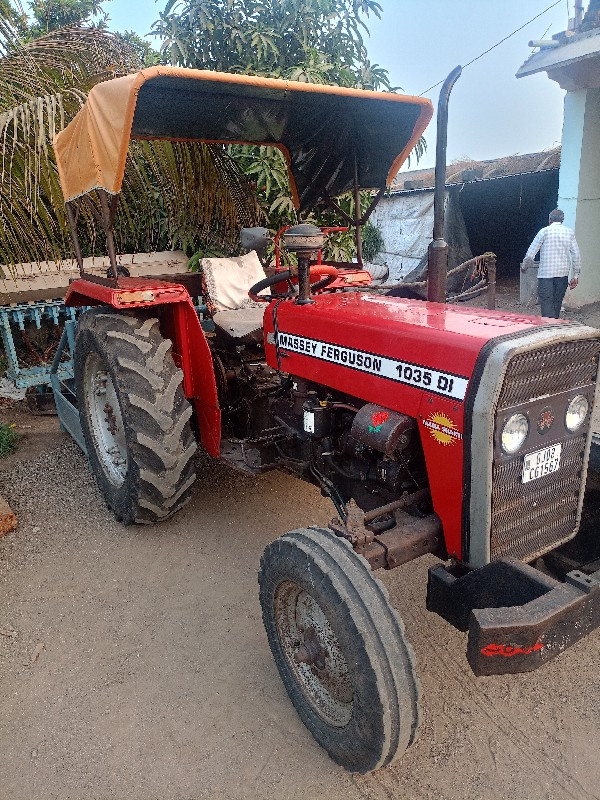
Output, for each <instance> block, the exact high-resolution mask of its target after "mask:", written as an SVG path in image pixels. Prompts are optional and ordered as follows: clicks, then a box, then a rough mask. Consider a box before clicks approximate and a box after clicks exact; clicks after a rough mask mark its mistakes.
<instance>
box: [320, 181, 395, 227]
mask: <svg viewBox="0 0 600 800" xmlns="http://www.w3.org/2000/svg"><path fill="white" fill-rule="evenodd" d="M386 189H387V186H382V187H381V189H380V190H379V191H378V192H377V194H376V195H375V197H374V198H373V199H372V200H371V203H370V204H369V207H368V208H367V210H366V211H365V213H364V214H363V215H362V217H361V218H360V220H359V223H360V224H361V225H366V224H367V222H368V220H369V217H370V216H371V214H372V213H373V212H374V211H375V209H376V208H377V206H378V205H379V201H380V200H381V198H382V197H383V196H384V194H385V190H386ZM327 205H329V206H330V208H333V210H334V211H337V213H338V214H339V215H340V216H341V217H343V218H344V219H345V220H346V222H347V223H348V224H349V225H352V226H354V225H355V224H356V220H355V219H354V218H353V217H351V216H350V214H348V213H347V212H346V211H344V209H343V208H341V207H340V206H339V205H338V204H337V203H336V202H335V200H332V199H331V198H329V199H328V200H327Z"/></svg>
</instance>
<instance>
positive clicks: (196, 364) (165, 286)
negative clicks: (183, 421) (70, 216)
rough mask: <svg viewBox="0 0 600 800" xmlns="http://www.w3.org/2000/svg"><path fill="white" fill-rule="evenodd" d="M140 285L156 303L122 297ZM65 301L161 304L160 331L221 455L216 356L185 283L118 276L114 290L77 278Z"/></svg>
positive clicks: (203, 431)
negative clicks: (119, 296)
mask: <svg viewBox="0 0 600 800" xmlns="http://www.w3.org/2000/svg"><path fill="white" fill-rule="evenodd" d="M136 290H139V291H151V292H153V293H154V302H143V303H120V302H119V298H118V295H119V292H123V291H127V292H133V291H136ZM65 305H68V306H79V305H86V306H87V305H107V306H111V307H112V308H114V309H116V310H118V311H125V310H132V309H136V308H153V307H155V306H163V309H162V313H161V315H160V326H161V332H162V333H163V335H164V336H166V337H168V338H169V339H171V341H172V342H173V360H174V361H175V363H176V364H177V365H178V366H179V367H181V369H182V370H183V391H184V393H185V396H186V397H187V398H189V399H190V400H193V401H194V406H195V408H196V413H197V415H198V425H199V428H200V438H201V440H202V446H203V447H204V449H205V450H206V451H207V452H208V453H209V454H210V455H211V456H214V457H218V456H219V453H220V450H221V411H220V408H219V401H218V398H217V385H216V382H215V373H214V368H213V362H212V357H211V354H210V350H209V347H208V342H207V341H206V336H205V335H204V331H203V330H202V326H201V325H200V320H199V319H198V315H197V314H196V309H195V308H194V305H193V303H192V300H191V298H190V296H189V294H188V291H187V289H186V288H185V287H183V286H180V285H179V284H174V283H173V284H172V283H165V282H164V281H157V280H152V279H151V278H119V287H118V288H117V289H115V288H113V287H110V286H104V285H103V284H100V283H93V282H92V281H86V280H82V279H78V280H75V281H73V283H72V284H71V285H70V287H69V291H68V292H67V296H66V299H65Z"/></svg>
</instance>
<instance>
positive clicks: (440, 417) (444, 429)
mask: <svg viewBox="0 0 600 800" xmlns="http://www.w3.org/2000/svg"><path fill="white" fill-rule="evenodd" d="M423 425H424V426H425V427H426V428H427V430H428V431H429V433H430V434H431V435H432V436H433V438H434V439H435V440H436V442H439V443H440V444H443V445H449V444H454V442H457V441H460V440H461V439H462V438H463V436H462V433H461V432H460V431H459V430H458V428H457V427H456V424H455V423H454V422H453V421H452V420H451V419H450V417H447V416H446V414H442V413H441V412H439V411H434V412H432V413H431V414H430V415H429V417H428V418H427V419H424V420H423Z"/></svg>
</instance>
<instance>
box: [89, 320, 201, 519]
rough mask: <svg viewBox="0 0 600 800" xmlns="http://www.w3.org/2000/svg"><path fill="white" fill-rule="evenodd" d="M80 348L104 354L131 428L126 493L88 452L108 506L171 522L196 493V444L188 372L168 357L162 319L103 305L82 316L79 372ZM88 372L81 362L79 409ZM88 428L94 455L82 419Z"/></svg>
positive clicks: (121, 513)
mask: <svg viewBox="0 0 600 800" xmlns="http://www.w3.org/2000/svg"><path fill="white" fill-rule="evenodd" d="M117 341H118V343H119V346H118V352H117V348H116V347H115V343H116V342H117ZM78 345H79V350H80V351H82V350H83V351H85V350H86V349H89V348H90V347H93V348H95V349H96V350H97V351H98V352H99V353H100V354H101V355H102V356H103V358H104V360H105V362H106V363H107V367H108V368H109V370H110V372H111V378H112V380H113V384H114V385H115V388H116V390H117V393H118V395H119V403H120V405H121V412H122V416H123V421H124V425H125V431H126V440H127V445H128V453H129V458H130V469H129V470H128V473H127V476H126V479H125V485H124V486H123V487H122V489H121V490H119V491H115V489H114V486H111V485H110V484H109V482H108V481H107V480H106V479H104V478H103V474H102V468H101V467H99V463H98V459H97V457H94V456H93V455H91V456H90V461H91V463H92V468H93V471H94V472H95V474H96V477H97V478H98V482H99V484H100V488H101V490H102V493H103V494H104V497H105V499H106V501H107V503H108V504H109V506H110V507H111V508H113V510H114V512H115V514H116V515H117V517H118V518H120V519H121V520H122V521H123V522H124V523H126V524H129V523H132V522H140V523H146V524H151V523H153V522H157V521H159V520H163V519H166V518H167V517H169V516H171V515H172V514H174V513H175V512H176V511H178V510H179V509H180V508H181V507H183V505H185V503H186V502H187V500H188V499H189V497H190V491H189V490H190V489H191V486H192V485H193V483H194V480H195V470H194V454H195V452H196V449H197V445H196V441H195V439H194V436H193V434H192V430H191V426H190V418H191V416H192V408H191V406H190V404H189V402H188V401H187V399H186V398H185V396H184V394H183V389H182V387H181V382H182V378H183V373H182V371H181V370H180V369H178V368H177V367H176V366H175V363H174V361H173V359H172V358H171V356H170V353H171V341H170V340H169V339H166V338H163V337H162V335H161V333H160V328H159V323H158V319H157V318H156V317H153V316H149V317H148V316H141V315H140V316H135V315H129V314H123V313H118V312H111V310H110V309H106V308H100V309H92V310H90V311H88V312H86V313H84V314H83V315H82V316H81V319H80V323H79V326H78V331H77V340H76V373H78V369H77V362H78V361H80V360H81V357H84V358H85V352H80V353H79V356H78V355H77V350H78ZM82 370H83V366H81V368H80V370H79V376H78V378H77V380H76V382H77V384H78V394H79V395H80V408H82V407H83V404H82V388H81V386H80V384H81V381H82ZM76 377H77V376H76ZM82 416H83V415H82ZM82 427H83V429H84V436H85V439H86V445H87V447H88V453H90V450H92V451H93V441H92V437H91V434H90V430H89V426H88V425H87V424H86V423H85V420H83V419H82Z"/></svg>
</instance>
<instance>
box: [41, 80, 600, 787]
mask: <svg viewBox="0 0 600 800" xmlns="http://www.w3.org/2000/svg"><path fill="white" fill-rule="evenodd" d="M455 78H456V75H454V76H453V77H452V79H451V80H449V81H448V82H447V84H446V86H445V89H444V93H443V96H442V103H441V119H442V123H443V121H444V119H445V117H444V115H445V113H446V102H447V98H448V95H449V91H450V88H451V85H452V81H453V80H454V79H455ZM431 115H432V108H431V104H430V103H429V101H428V100H425V99H422V98H414V97H404V96H399V95H395V94H377V93H374V92H367V91H359V90H350V89H342V88H337V87H329V86H314V85H308V84H300V83H292V82H285V81H279V80H271V79H264V78H259V77H251V76H240V75H224V74H219V73H212V72H200V71H194V70H184V69H176V68H169V67H153V68H150V69H147V70H144V71H142V72H139V73H136V74H133V75H128V76H125V77H122V78H117V79H115V80H112V81H107V82H106V83H100V84H98V85H97V86H95V87H94V88H93V89H92V90H91V92H90V95H89V98H88V100H87V102H86V104H85V105H84V107H83V108H82V110H81V111H80V112H79V114H78V115H77V116H76V117H75V119H74V120H73V121H72V122H71V124H70V125H69V126H68V127H67V128H66V129H65V130H64V131H63V132H62V133H60V134H59V135H58V137H57V140H56V142H55V149H56V154H57V161H58V168H59V173H60V179H61V185H62V188H63V192H64V195H65V200H66V208H67V213H68V216H69V220H70V222H71V229H72V233H73V239H74V247H75V253H76V255H77V258H78V261H79V263H80V268H81V270H82V275H81V278H80V279H77V280H75V281H74V282H73V283H72V284H71V287H70V289H69V293H68V296H67V303H68V304H69V305H71V306H86V307H89V306H91V307H92V308H91V309H90V310H87V311H85V312H84V313H82V314H81V316H80V319H79V325H78V328H77V333H76V339H75V341H74V379H73V382H72V384H71V385H70V386H67V387H66V388H65V387H64V386H63V387H62V389H58V388H57V398H56V399H57V405H58V408H59V412H60V415H61V422H62V424H63V426H64V427H65V428H66V429H68V430H70V431H71V432H72V433H73V435H74V436H75V437H76V438H77V439H78V441H79V442H80V444H81V445H82V447H83V448H84V449H85V450H86V451H87V454H88V456H89V460H90V464H91V468H92V471H93V473H94V475H95V477H96V480H97V481H98V484H99V486H100V488H101V490H102V493H103V495H104V498H105V499H106V502H107V504H108V505H109V506H110V507H111V508H112V509H113V511H114V513H115V515H116V516H117V518H118V519H119V520H122V521H123V523H125V524H129V523H133V522H140V523H150V524H152V523H156V522H159V521H160V520H162V519H165V518H166V517H169V516H170V515H171V514H173V513H175V512H176V511H177V510H178V509H179V508H181V507H182V506H183V505H184V504H185V503H186V501H187V500H188V499H189V497H190V492H191V491H192V485H193V483H194V478H195V474H194V453H195V451H196V448H197V447H198V446H201V447H203V448H204V449H205V450H206V451H207V452H208V453H209V454H210V455H211V456H214V457H215V458H221V459H224V460H225V461H226V462H228V463H229V464H231V465H233V466H235V467H236V468H238V469H240V470H243V471H244V472H250V473H259V472H262V471H264V470H269V469H276V468H277V469H284V470H286V471H288V472H291V473H293V474H294V475H297V476H298V477H299V478H302V479H304V480H308V481H310V482H312V483H314V484H315V485H316V486H318V487H320V489H321V491H322V492H323V494H324V495H326V496H328V497H330V498H331V500H332V501H333V503H334V505H335V508H336V512H337V516H336V518H335V519H334V520H333V521H332V522H331V525H330V527H328V528H312V527H311V528H305V529H301V530H295V531H292V532H290V533H286V534H285V535H283V536H282V537H281V538H279V539H277V540H276V541H275V542H273V543H272V544H271V545H269V546H268V547H267V548H266V550H265V552H264V555H263V557H262V561H261V567H260V574H259V584H260V602H261V605H262V609H263V619H264V624H265V628H266V631H267V637H268V640H269V644H270V647H271V650H272V653H273V657H274V659H275V662H276V664H277V667H278V669H279V672H280V675H281V678H282V680H283V682H284V684H285V687H286V689H287V691H288V693H289V695H290V698H291V700H292V702H293V703H294V705H295V707H296V709H297V711H298V713H299V714H300V716H301V718H302V720H303V722H304V723H305V724H306V726H307V727H308V728H309V730H310V731H311V733H312V734H313V735H314V737H315V738H316V739H317V741H318V742H319V743H320V744H321V745H322V746H323V747H324V748H325V749H326V750H327V751H328V753H329V754H330V756H331V757H332V758H333V759H334V760H335V761H336V762H338V763H339V764H341V765H343V766H344V767H346V768H347V769H349V770H353V771H358V772H368V771H370V770H374V769H377V768H378V767H381V766H384V765H386V764H389V763H390V762H391V761H393V760H394V759H395V758H397V757H399V756H400V755H401V754H402V753H403V752H404V751H405V750H406V748H407V747H408V746H409V745H410V744H411V743H412V742H413V741H414V739H415V737H416V735H417V728H418V722H419V688H418V681H417V677H416V674H415V664H414V657H413V653H412V650H411V647H410V645H409V643H408V642H407V641H406V638H405V635H404V629H403V625H402V621H401V619H400V617H399V616H398V614H397V613H396V611H395V610H394V609H393V608H392V607H391V605H390V603H389V600H388V596H387V593H386V590H385V588H384V587H383V585H382V584H381V583H380V582H379V581H378V580H377V578H376V577H375V576H374V574H373V573H374V571H375V570H377V569H393V568H394V567H396V566H398V565H400V564H404V563H406V562H408V561H411V560H412V559H415V558H417V557H419V556H421V555H423V554H425V553H433V554H435V555H436V556H438V557H439V559H440V560H441V561H440V564H439V565H438V566H436V567H434V568H432V569H430V571H429V582H428V590H427V607H428V608H429V609H430V610H432V611H435V612H437V613H438V614H440V615H442V616H443V617H444V618H445V619H447V620H448V621H449V622H450V623H451V624H453V625H455V626H456V627H458V628H459V629H461V630H465V631H467V630H468V646H467V656H468V659H469V662H470V664H471V666H472V668H473V670H474V671H475V673H476V674H478V675H490V674H498V673H507V672H520V671H526V670H532V669H535V668H536V667H539V666H540V665H542V664H544V663H545V662H546V661H548V660H549V659H551V658H553V657H554V656H556V655H558V654H559V653H560V652H562V650H564V649H565V648H566V647H568V646H569V645H571V644H573V643H574V642H576V641H577V640H578V639H580V638H581V637H582V636H584V635H585V634H587V633H588V632H589V631H591V630H592V629H593V628H595V627H596V626H597V625H599V624H600V572H598V573H592V574H590V573H586V572H585V571H583V570H577V569H575V570H572V571H571V572H569V574H568V575H567V576H566V578H565V580H558V579H556V578H554V577H551V576H550V574H548V571H547V570H546V571H541V570H539V569H537V568H536V567H535V566H533V564H534V562H536V561H537V559H538V558H539V557H541V556H544V555H545V554H548V553H550V552H551V551H556V549H557V548H558V547H559V546H561V545H563V544H564V543H565V542H567V541H568V540H570V539H572V538H573V537H575V536H576V534H577V531H578V527H579V522H580V516H581V508H582V500H583V491H584V485H585V479H586V470H587V462H588V454H589V448H590V438H591V426H590V420H591V414H592V408H593V404H594V396H595V391H596V376H597V371H598V356H599V353H600V341H599V336H600V334H599V333H598V331H596V330H592V329H590V328H587V327H584V326H582V325H579V324H572V323H568V322H561V321H557V320H548V319H542V318H540V317H530V316H516V315H514V314H506V313H499V312H494V311H486V310H481V309H474V308H466V307H457V306H452V305H446V304H445V302H444V301H445V288H444V280H445V274H446V273H445V265H444V260H445V243H444V242H443V238H442V231H441V227H440V220H441V219H442V218H443V202H442V203H441V204H439V205H438V206H437V210H436V227H435V229H434V241H433V243H432V246H431V251H430V264H429V276H428V277H429V298H428V300H427V301H425V300H420V299H407V298H402V297H390V296H387V295H386V294H385V292H384V291H382V290H381V289H377V288H374V287H371V286H369V284H370V276H369V274H368V273H367V272H365V271H364V270H363V269H362V267H361V259H360V249H359V257H358V264H330V263H329V264H328V263H323V261H322V258H321V257H320V250H321V248H322V245H323V235H322V231H321V230H320V229H319V228H317V227H315V226H313V225H308V224H299V225H297V226H295V227H293V228H291V229H289V230H287V231H285V233H284V234H283V239H284V241H285V247H286V248H287V250H288V251H291V252H293V253H295V254H296V256H297V259H296V260H297V265H296V266H292V267H290V268H288V269H283V268H279V269H278V270H276V271H275V272H274V273H273V274H270V275H268V276H266V275H265V272H264V271H263V268H262V265H261V263H260V261H259V259H258V257H257V255H256V253H255V252H254V251H252V250H251V251H250V252H249V253H247V254H246V255H242V256H238V257H236V258H233V259H230V260H223V259H206V260H205V262H204V264H203V274H202V281H203V283H202V285H201V284H200V278H199V276H198V275H193V274H187V275H182V276H180V277H178V278H177V280H172V281H170V282H169V281H162V280H157V279H152V280H151V279H142V278H135V279H134V278H130V277H123V276H122V275H121V274H120V273H119V270H118V265H117V260H116V255H115V246H114V239H113V227H112V226H113V220H114V216H115V212H116V207H117V200H118V193H119V190H120V187H121V181H122V178H123V170H124V164H125V158H126V154H127V148H128V144H129V141H130V139H132V138H136V139H153V138H161V139H170V140H191V139H193V140H198V141H203V142H211V143H230V142H238V143H240V142H243V143H250V144H259V143H260V144H270V145H274V146H276V147H279V148H281V149H282V150H283V151H284V153H285V154H286V158H287V162H288V166H289V174H290V182H291V186H292V190H293V193H294V199H295V201H296V204H297V207H298V209H299V210H300V211H303V210H308V209H311V208H313V207H315V206H316V205H317V204H318V203H325V202H327V203H329V204H330V206H333V207H336V201H335V198H336V197H338V196H339V195H340V194H342V193H343V192H347V191H350V190H353V191H354V192H355V193H356V194H357V195H358V192H359V190H360V189H365V188H368V189H374V190H376V191H375V192H374V194H373V203H372V205H371V208H370V209H369V212H367V214H366V215H363V216H362V217H360V214H359V213H357V215H356V218H354V219H351V218H350V217H349V215H345V216H344V214H343V213H342V214H341V216H342V222H343V224H351V225H354V226H356V229H357V233H358V236H357V243H358V244H360V227H361V225H363V224H364V223H365V222H366V218H367V217H368V214H369V213H370V211H371V210H372V209H373V207H374V205H375V204H376V203H377V200H378V199H379V198H380V197H381V196H382V195H383V193H384V191H385V189H386V187H387V186H389V185H390V183H391V181H392V179H393V178H394V176H395V175H396V173H397V171H398V169H399V167H400V165H401V164H402V162H403V161H404V160H405V159H406V157H407V156H408V154H409V153H410V152H411V150H412V149H413V147H414V145H415V143H416V142H417V140H418V139H419V137H420V136H421V134H422V132H423V130H424V128H425V127H426V125H427V124H428V122H429V120H430V118H431ZM441 130H442V135H441V136H440V137H439V141H438V148H439V150H440V152H441V153H442V154H443V152H444V149H445V133H444V131H445V126H444V125H443V124H442V128H441ZM443 180H444V176H443V174H442V172H441V171H438V185H437V191H438V199H439V191H440V189H441V192H442V197H443ZM91 193H95V195H96V198H97V199H96V202H92V201H91V199H90V195H91ZM86 204H87V208H88V209H89V210H90V211H91V212H92V213H94V214H96V216H97V217H98V219H99V221H100V222H101V223H102V225H103V227H104V229H105V231H106V236H107V246H108V254H109V256H110V263H111V274H110V276H109V277H98V276H96V275H88V274H85V273H84V272H83V260H82V258H81V249H80V247H79V242H78V238H77V224H76V223H77V216H78V214H79V213H80V211H81V210H82V207H83V206H86ZM356 205H357V208H358V207H359V204H358V203H357V204H356ZM337 207H338V209H339V206H337ZM440 209H441V210H440ZM340 211H341V209H340ZM261 236H262V233H261V232H260V231H252V230H246V231H245V232H244V237H245V242H246V244H249V245H250V246H251V245H252V242H253V241H258V240H260V239H261ZM246 249H248V248H246ZM446 260H447V259H446ZM440 263H441V265H442V267H443V269H441V270H440V268H439V266H440ZM198 295H202V296H203V297H204V298H205V299H206V300H207V301H208V302H207V305H208V307H209V308H210V309H211V311H210V314H209V319H205V320H204V321H201V320H200V319H199V315H198V312H197V309H196V307H195V306H194V303H193V301H192V298H194V297H196V296H198ZM207 323H208V324H207ZM203 326H204V328H207V327H211V330H210V331H208V332H206V331H205V330H204V328H203Z"/></svg>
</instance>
